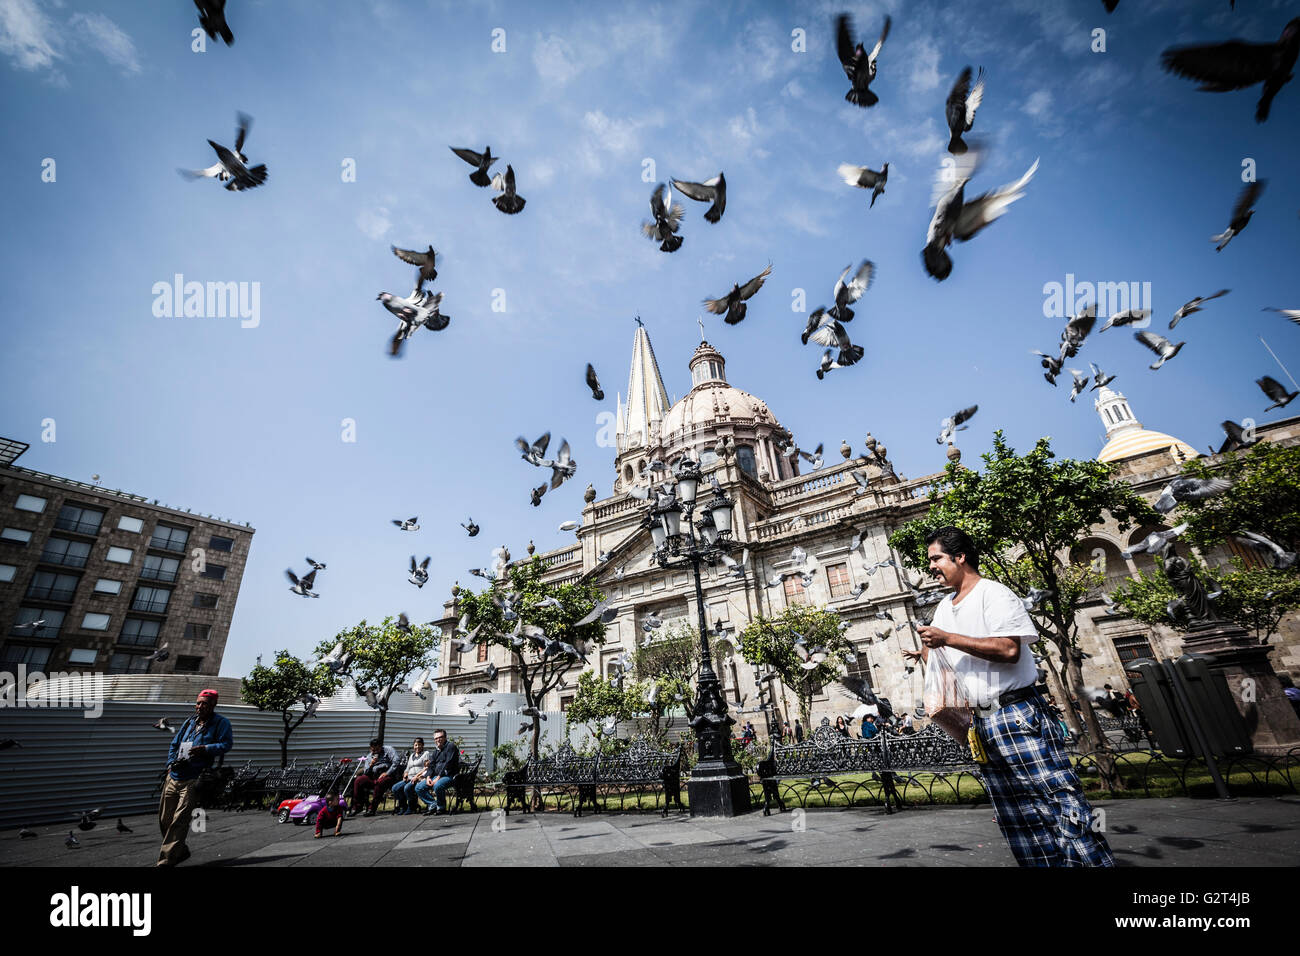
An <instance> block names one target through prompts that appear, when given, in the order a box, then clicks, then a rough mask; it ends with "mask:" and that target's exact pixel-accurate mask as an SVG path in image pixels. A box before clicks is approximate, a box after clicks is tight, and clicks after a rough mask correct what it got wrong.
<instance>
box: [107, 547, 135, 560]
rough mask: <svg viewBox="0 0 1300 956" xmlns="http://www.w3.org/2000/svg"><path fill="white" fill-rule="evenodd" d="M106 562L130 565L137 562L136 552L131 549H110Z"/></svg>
mask: <svg viewBox="0 0 1300 956" xmlns="http://www.w3.org/2000/svg"><path fill="white" fill-rule="evenodd" d="M104 560H105V561H112V562H113V563H114V564H130V563H131V562H132V561H134V560H135V552H134V551H132V550H131V549H130V548H109V549H108V554H106V555H104Z"/></svg>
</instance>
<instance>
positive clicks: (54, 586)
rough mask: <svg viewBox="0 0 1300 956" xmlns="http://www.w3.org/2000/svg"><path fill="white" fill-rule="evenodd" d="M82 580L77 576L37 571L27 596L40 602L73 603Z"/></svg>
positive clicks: (28, 587) (28, 586)
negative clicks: (74, 595)
mask: <svg viewBox="0 0 1300 956" xmlns="http://www.w3.org/2000/svg"><path fill="white" fill-rule="evenodd" d="M80 580H81V577H80V576H79V575H76V574H55V573H54V572H53V571H37V572H36V573H35V574H33V575H32V583H31V584H29V585H27V596H28V597H29V598H36V599H37V600H38V601H71V600H72V595H73V594H75V593H76V591H77V582H79V581H80Z"/></svg>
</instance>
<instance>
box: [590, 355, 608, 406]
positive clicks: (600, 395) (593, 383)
mask: <svg viewBox="0 0 1300 956" xmlns="http://www.w3.org/2000/svg"><path fill="white" fill-rule="evenodd" d="M587 387H588V388H589V389H591V397H592V398H594V399H595V400H596V401H598V402H600V401H604V398H605V392H604V391H603V390H602V389H601V387H600V379H598V378H596V370H595V369H594V368H593V367H592V365H591V363H590V362H588V363H587Z"/></svg>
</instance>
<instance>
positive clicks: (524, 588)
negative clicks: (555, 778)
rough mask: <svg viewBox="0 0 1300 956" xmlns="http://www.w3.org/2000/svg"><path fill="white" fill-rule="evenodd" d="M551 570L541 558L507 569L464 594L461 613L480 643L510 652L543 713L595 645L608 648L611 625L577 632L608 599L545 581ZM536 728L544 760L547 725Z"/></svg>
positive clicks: (533, 704)
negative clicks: (548, 698)
mask: <svg viewBox="0 0 1300 956" xmlns="http://www.w3.org/2000/svg"><path fill="white" fill-rule="evenodd" d="M545 572H546V566H545V565H544V564H542V561H541V559H540V558H537V557H534V558H533V559H532V560H530V561H528V562H526V563H523V564H517V565H514V566H513V567H509V568H506V569H504V570H503V571H502V574H501V577H500V578H498V580H496V581H494V582H492V583H491V584H490V585H489V586H488V587H487V588H485V589H484V590H483V591H480V592H477V593H475V592H473V591H470V590H468V589H467V588H461V589H460V591H459V592H458V594H457V597H456V602H457V608H458V609H459V611H460V613H461V620H460V627H461V628H463V629H464V630H465V631H466V633H469V634H473V635H474V642H475V643H488V644H495V645H496V646H498V647H503V648H505V649H506V650H507V651H509V652H510V654H511V655H512V657H513V658H514V667H515V669H516V671H517V673H518V675H519V683H520V685H521V687H522V688H523V693H524V700H525V702H526V704H527V706H528V707H529V708H531V709H534V710H540V709H541V703H542V701H543V700H544V699H545V697H546V695H547V693H549V692H550V691H551V690H553V689H554V688H556V687H558V686H559V685H560V683H561V682H562V681H563V680H564V675H565V673H566V672H567V671H568V670H569V669H570V668H572V667H573V666H574V665H575V664H577V663H578V661H580V660H583V661H585V657H584V656H583V655H585V654H586V653H587V652H588V651H589V650H590V649H591V648H592V646H593V645H600V644H604V643H605V625H604V624H602V623H601V621H600V619H599V618H597V619H596V620H595V621H593V622H592V623H590V624H584V625H583V626H581V627H578V626H577V622H578V621H580V620H582V619H583V618H584V617H586V616H587V614H588V613H589V612H590V611H591V610H592V609H593V608H594V607H595V606H596V604H597V603H598V602H600V601H601V600H603V599H604V595H603V594H601V592H600V591H599V590H597V589H596V588H595V587H594V586H593V585H590V584H587V583H585V582H575V583H572V584H549V583H547V582H545V581H543V580H542V575H543V574H544V573H545ZM530 719H531V720H532V724H533V736H532V744H531V746H530V748H529V752H530V754H531V755H532V756H533V757H534V758H536V757H537V756H538V752H537V747H538V741H539V739H540V737H541V732H542V725H541V721H540V718H539V717H538V716H532V717H531V718H530Z"/></svg>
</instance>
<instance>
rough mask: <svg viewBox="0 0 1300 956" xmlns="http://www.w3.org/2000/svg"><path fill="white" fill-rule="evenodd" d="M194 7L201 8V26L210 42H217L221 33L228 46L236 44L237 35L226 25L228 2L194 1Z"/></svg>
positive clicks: (217, 0) (218, 0)
mask: <svg viewBox="0 0 1300 956" xmlns="http://www.w3.org/2000/svg"><path fill="white" fill-rule="evenodd" d="M194 5H195V6H196V7H198V8H199V26H201V27H202V28H203V32H204V33H206V34H207V35H208V39H209V40H215V39H216V38H217V34H218V33H219V34H221V39H222V40H224V41H225V44H226V46H230V45H231V44H232V43H234V42H235V35H234V34H233V33H231V32H230V25H229V24H228V23H226V0H194Z"/></svg>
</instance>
